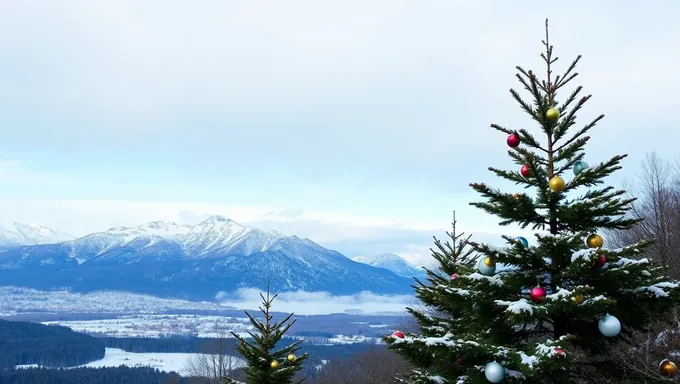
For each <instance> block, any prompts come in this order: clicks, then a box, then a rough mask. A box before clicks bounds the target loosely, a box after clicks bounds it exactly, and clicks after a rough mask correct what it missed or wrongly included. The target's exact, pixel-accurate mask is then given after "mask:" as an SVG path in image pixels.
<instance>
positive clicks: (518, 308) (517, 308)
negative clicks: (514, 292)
mask: <svg viewBox="0 0 680 384" xmlns="http://www.w3.org/2000/svg"><path fill="white" fill-rule="evenodd" d="M494 302H495V303H496V304H498V305H503V306H507V308H506V309H505V312H510V313H515V314H520V313H522V312H526V313H528V314H530V315H533V313H534V306H533V305H531V304H530V303H529V302H528V301H527V300H526V299H519V300H517V301H505V300H495V301H494Z"/></svg>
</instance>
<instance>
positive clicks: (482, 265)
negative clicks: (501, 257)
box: [477, 257, 496, 276]
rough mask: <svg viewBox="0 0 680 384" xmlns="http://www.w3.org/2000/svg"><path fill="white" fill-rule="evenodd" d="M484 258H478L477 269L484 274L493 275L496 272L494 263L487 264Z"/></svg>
mask: <svg viewBox="0 0 680 384" xmlns="http://www.w3.org/2000/svg"><path fill="white" fill-rule="evenodd" d="M486 259H487V258H486V257H485V258H483V259H480V260H479V262H478V263H477V270H478V271H479V273H481V274H482V275H484V276H493V274H494V273H496V263H495V262H494V263H493V264H492V265H487V264H486Z"/></svg>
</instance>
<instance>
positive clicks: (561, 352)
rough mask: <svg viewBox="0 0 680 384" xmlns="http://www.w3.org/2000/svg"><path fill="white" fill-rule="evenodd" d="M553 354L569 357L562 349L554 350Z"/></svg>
mask: <svg viewBox="0 0 680 384" xmlns="http://www.w3.org/2000/svg"><path fill="white" fill-rule="evenodd" d="M553 353H555V354H556V355H557V356H560V357H564V356H567V353H566V352H564V349H562V348H555V349H554V350H553Z"/></svg>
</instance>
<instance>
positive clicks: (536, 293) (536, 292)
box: [530, 287, 546, 303]
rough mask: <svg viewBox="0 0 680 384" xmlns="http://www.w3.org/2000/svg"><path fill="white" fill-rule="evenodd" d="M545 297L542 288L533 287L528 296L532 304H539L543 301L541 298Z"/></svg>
mask: <svg viewBox="0 0 680 384" xmlns="http://www.w3.org/2000/svg"><path fill="white" fill-rule="evenodd" d="M545 295H546V292H545V289H543V287H534V288H532V289H531V294H530V296H531V301H533V302H534V303H540V302H541V300H543V298H544V297H545Z"/></svg>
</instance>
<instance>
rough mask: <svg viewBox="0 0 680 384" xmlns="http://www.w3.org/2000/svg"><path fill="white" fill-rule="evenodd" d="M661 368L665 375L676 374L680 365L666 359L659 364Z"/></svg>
mask: <svg viewBox="0 0 680 384" xmlns="http://www.w3.org/2000/svg"><path fill="white" fill-rule="evenodd" d="M659 370H660V371H661V373H662V374H663V375H666V376H669V377H670V376H675V374H676V373H678V366H677V365H675V363H674V362H672V361H670V360H668V359H664V360H663V361H662V362H661V364H659Z"/></svg>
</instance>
